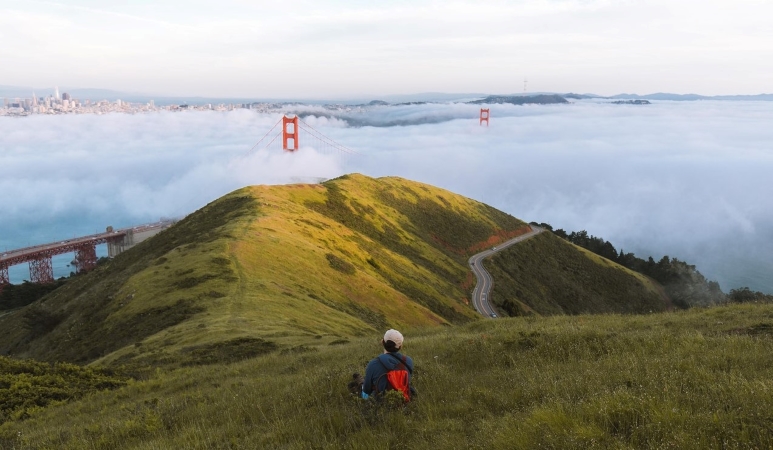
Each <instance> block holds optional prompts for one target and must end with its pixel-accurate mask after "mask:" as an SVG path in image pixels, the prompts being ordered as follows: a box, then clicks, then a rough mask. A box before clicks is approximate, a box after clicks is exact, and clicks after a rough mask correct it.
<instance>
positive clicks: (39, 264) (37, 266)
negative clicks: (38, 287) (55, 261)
mask: <svg viewBox="0 0 773 450" xmlns="http://www.w3.org/2000/svg"><path fill="white" fill-rule="evenodd" d="M30 281H31V282H32V283H53V281H54V267H53V265H52V264H51V257H50V256H41V257H39V258H37V259H34V260H32V261H30Z"/></svg>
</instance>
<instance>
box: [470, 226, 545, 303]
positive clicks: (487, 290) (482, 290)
mask: <svg viewBox="0 0 773 450" xmlns="http://www.w3.org/2000/svg"><path fill="white" fill-rule="evenodd" d="M543 231H545V230H544V228H540V227H537V226H534V225H531V231H530V232H528V233H526V234H522V235H520V236H518V237H515V238H513V239H510V240H509V241H505V242H503V243H501V244H500V245H497V246H495V247H492V248H491V249H490V250H486V251H483V252H480V253H478V254H475V255H472V256H471V257H470V260H469V261H467V263H468V264H469V265H470V269H472V273H474V274H475V278H477V279H478V282H477V284H476V285H475V289H473V291H472V305H473V306H474V307H475V310H476V311H478V312H479V313H481V314H483V315H484V316H486V317H490V318H496V317H498V314H497V312H496V310H495V309H494V307H493V306H492V305H491V304H490V303H489V296H490V295H491V286H492V285H493V284H494V283H493V280H492V278H491V275H490V274H489V273H488V272H487V271H486V268H485V267H483V260H484V259H485V258H488V257H489V256H491V255H493V254H494V253H496V252H499V251H502V250H504V249H506V248H507V247H509V246H511V245H513V244H516V243H518V242H522V241H525V240H526V239H529V238H532V237H534V236H536V235H538V234H540V233H542V232H543Z"/></svg>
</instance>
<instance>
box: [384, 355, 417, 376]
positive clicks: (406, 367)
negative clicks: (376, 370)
mask: <svg viewBox="0 0 773 450" xmlns="http://www.w3.org/2000/svg"><path fill="white" fill-rule="evenodd" d="M387 355H389V356H391V357H392V358H394V359H396V360H397V361H399V362H401V363H403V366H404V367H405V370H407V371H408V373H409V374H411V376H413V369H411V368H410V367H409V366H408V357H406V356H405V355H401V356H402V357H403V358H402V359H400V358H398V357H397V356H395V355H393V354H391V353H387ZM379 361H381V358H379ZM381 364H382V365H383V366H384V367H386V364H384V362H383V361H381ZM387 370H389V369H387Z"/></svg>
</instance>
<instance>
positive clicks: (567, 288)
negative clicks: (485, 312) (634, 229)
mask: <svg viewBox="0 0 773 450" xmlns="http://www.w3.org/2000/svg"><path fill="white" fill-rule="evenodd" d="M486 268H487V270H488V271H489V273H491V275H492V277H494V289H493V290H492V294H491V299H492V301H493V302H494V304H496V305H497V306H498V307H499V309H500V312H502V313H503V314H507V315H510V316H521V315H527V314H533V313H536V314H543V315H550V314H583V313H586V314H592V313H610V312H612V313H643V312H653V311H655V312H656V311H663V310H665V309H667V306H668V302H667V299H664V297H663V294H662V293H661V291H662V290H661V289H660V288H659V287H658V285H657V284H656V283H655V282H653V281H652V280H650V279H649V278H647V277H645V276H643V275H641V274H639V273H636V272H633V271H631V270H629V269H626V268H625V267H623V266H620V265H619V264H616V263H613V262H611V261H609V260H608V259H606V258H602V257H600V256H598V255H596V254H594V253H592V252H590V251H588V250H585V249H583V248H581V247H578V246H576V245H574V244H571V243H569V242H566V241H564V240H563V239H561V238H559V237H557V236H555V235H553V233H548V232H546V233H541V234H539V235H537V236H535V237H534V238H532V239H529V240H527V241H525V242H522V243H519V244H518V245H515V246H512V247H509V248H508V249H506V250H504V251H502V252H500V253H498V254H496V255H495V256H493V257H492V258H490V259H488V260H486Z"/></svg>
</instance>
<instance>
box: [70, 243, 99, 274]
mask: <svg viewBox="0 0 773 450" xmlns="http://www.w3.org/2000/svg"><path fill="white" fill-rule="evenodd" d="M96 266H97V246H96V245H94V244H86V245H82V246H80V247H78V248H76V249H75V271H76V272H77V273H83V272H88V271H89V270H91V269H93V268H94V267H96Z"/></svg>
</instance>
